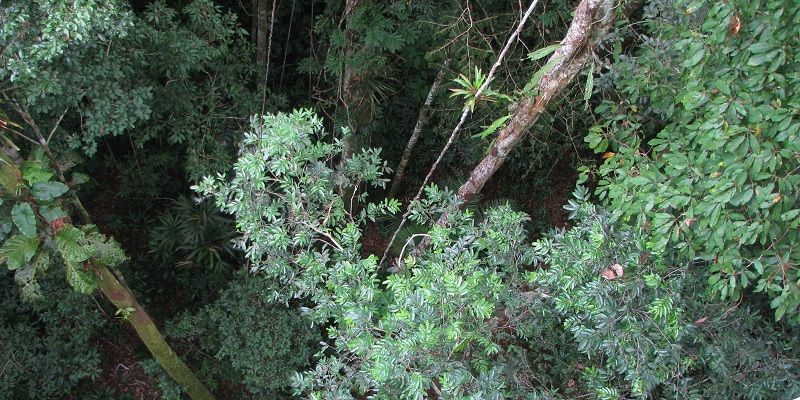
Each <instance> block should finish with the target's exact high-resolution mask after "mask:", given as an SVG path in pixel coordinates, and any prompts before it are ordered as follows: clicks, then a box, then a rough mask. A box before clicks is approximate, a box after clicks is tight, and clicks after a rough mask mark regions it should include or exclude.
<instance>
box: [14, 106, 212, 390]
mask: <svg viewBox="0 0 800 400" xmlns="http://www.w3.org/2000/svg"><path fill="white" fill-rule="evenodd" d="M7 99H8V98H7ZM9 100H10V99H9ZM11 104H12V107H14V108H15V110H16V111H17V112H18V113H19V114H20V116H22V119H23V120H25V122H26V123H27V124H28V125H29V126H30V127H31V129H33V131H34V133H35V134H36V139H37V140H38V141H39V146H40V147H42V149H43V150H44V153H45V155H46V156H47V157H48V159H49V160H50V164H51V165H52V166H53V169H55V171H56V176H57V177H58V180H59V181H60V182H61V183H63V184H65V185H67V186H69V182H68V181H67V179H66V177H65V176H64V170H63V169H62V168H61V165H60V164H59V163H58V160H57V159H56V158H55V155H54V154H53V152H52V151H51V150H50V146H49V143H48V141H49V137H52V134H53V133H54V132H55V130H56V129H57V128H58V124H59V123H60V122H61V118H59V120H58V122H56V124H55V126H54V127H53V128H52V130H51V132H50V134H49V135H48V136H49V137H48V138H45V136H44V133H43V132H42V130H41V128H40V127H39V125H38V124H36V122H35V121H34V120H33V117H31V115H30V114H29V113H28V112H27V110H25V109H23V108H22V107H20V106H18V105H17V104H16V103H15V102H11ZM64 114H66V110H65V111H64ZM62 118H63V114H62ZM15 169H16V170H17V171H16V172H15V173H13V174H12V175H10V176H19V177H21V176H22V174H21V173H19V169H18V168H16V167H15ZM3 175H6V174H3ZM15 186H16V185H15ZM69 197H70V200H71V201H72V203H73V205H74V206H75V209H76V210H78V214H80V217H81V221H82V222H83V223H84V224H91V223H92V220H91V217H90V216H89V213H88V212H87V211H86V208H85V207H84V206H83V203H82V202H81V200H80V198H79V197H78V195H77V194H76V193H75V190H74V189H72V188H70V189H69ZM92 267H93V269H94V271H95V274H96V275H97V278H98V279H97V286H98V288H99V289H100V291H101V292H102V293H103V295H104V296H106V298H108V300H109V301H111V303H113V304H114V306H116V307H117V309H133V312H132V314H131V316H130V318H129V319H128V322H130V323H131V325H133V328H134V329H135V330H136V333H137V334H138V335H139V338H140V339H142V342H144V344H145V346H147V348H148V349H149V350H150V353H151V354H153V356H154V357H155V358H156V360H157V361H158V363H159V364H160V365H161V367H163V368H164V370H165V371H166V372H167V374H168V375H169V376H170V377H172V379H174V380H175V382H176V383H178V385H180V386H181V387H183V388H185V389H186V392H187V393H188V394H189V396H190V397H191V398H192V399H194V400H212V399H214V395H212V394H211V392H210V391H209V390H208V389H207V388H206V387H205V385H203V383H202V382H200V379H198V378H197V376H196V375H195V374H194V373H193V372H192V371H191V370H190V369H189V367H187V366H186V364H185V363H184V362H183V361H182V360H181V359H180V357H178V355H177V354H175V352H174V351H172V348H170V346H169V344H167V342H166V341H165V340H164V337H163V336H162V335H161V332H160V331H159V330H158V327H157V326H156V325H155V323H154V322H153V320H152V319H150V316H149V315H148V314H147V312H146V311H145V310H144V308H142V306H141V305H140V304H139V302H138V301H136V297H135V296H134V295H133V292H131V290H130V288H128V286H127V285H125V284H124V279H123V277H122V273H120V272H119V270H117V269H116V268H112V269H113V270H114V273H112V271H111V269H109V267H107V266H105V265H97V264H96V263H95V265H93V266H92Z"/></svg>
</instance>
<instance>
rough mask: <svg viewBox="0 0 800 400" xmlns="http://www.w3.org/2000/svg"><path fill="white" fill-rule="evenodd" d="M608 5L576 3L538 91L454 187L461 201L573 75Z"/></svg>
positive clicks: (606, 1)
mask: <svg viewBox="0 0 800 400" xmlns="http://www.w3.org/2000/svg"><path fill="white" fill-rule="evenodd" d="M612 5H613V4H612V2H611V1H610V0H582V1H581V2H580V4H578V7H577V9H576V11H575V17H574V18H573V20H572V23H571V25H570V27H569V31H567V35H566V36H565V37H564V40H563V41H562V42H561V47H559V48H558V50H556V51H555V53H553V55H552V56H551V57H550V59H549V60H548V63H554V64H555V66H554V67H553V69H552V70H551V71H550V72H548V73H547V74H545V75H544V76H543V77H542V79H541V81H540V83H539V95H538V96H536V97H525V98H523V99H522V100H520V101H519V102H518V103H517V105H516V109H515V110H514V113H513V115H512V118H511V119H510V121H509V123H508V125H506V126H505V128H503V129H502V130H501V131H500V133H499V134H498V135H497V139H496V140H495V142H494V145H493V146H492V148H491V149H490V151H489V154H488V155H487V156H486V157H485V158H484V159H483V160H481V162H480V163H478V165H477V166H476V167H475V168H474V169H473V170H472V173H471V174H470V176H469V179H467V181H466V182H464V184H463V185H461V187H460V188H459V189H458V197H459V200H461V201H462V204H466V203H467V202H469V201H470V200H471V199H472V198H473V197H474V196H475V194H477V193H478V192H480V190H481V189H482V188H483V186H484V185H485V184H486V182H487V181H488V180H489V179H490V178H491V177H492V176H493V175H494V173H495V172H497V170H498V169H500V167H501V166H502V165H503V163H504V162H505V160H506V157H508V155H509V153H510V152H511V150H513V149H514V146H516V144H517V143H518V142H519V140H520V139H521V138H522V137H523V136H524V135H525V134H526V133H527V132H528V129H530V127H531V126H533V124H534V123H535V122H536V121H537V120H538V118H539V116H541V115H542V113H543V112H544V111H545V109H546V107H547V105H548V104H549V103H550V102H551V101H552V100H553V99H554V98H556V97H557V96H558V95H560V94H561V92H562V91H563V90H564V88H566V87H567V86H568V85H569V84H570V83H571V82H572V81H573V80H574V79H575V77H576V76H577V75H578V73H579V72H580V71H581V69H582V68H583V66H584V64H585V63H586V61H587V60H588V59H589V57H590V56H591V54H592V51H593V47H594V42H593V41H594V39H595V38H597V37H598V34H597V32H602V31H604V30H605V29H608V27H609V26H610V25H611V20H612V18H611V16H612V12H613V10H612ZM446 220H447V215H443V216H442V219H440V223H441V222H445V221H446Z"/></svg>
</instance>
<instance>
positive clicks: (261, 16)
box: [256, 0, 269, 65]
mask: <svg viewBox="0 0 800 400" xmlns="http://www.w3.org/2000/svg"><path fill="white" fill-rule="evenodd" d="M257 1H258V5H257V7H258V11H257V15H258V17H257V23H256V62H257V63H258V64H260V65H267V25H268V22H267V16H268V15H269V13H268V11H269V10H267V0H257Z"/></svg>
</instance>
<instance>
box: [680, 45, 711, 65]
mask: <svg viewBox="0 0 800 400" xmlns="http://www.w3.org/2000/svg"><path fill="white" fill-rule="evenodd" d="M705 54H706V49H704V48H703V47H699V48H698V49H696V50H695V51H694V53H692V55H691V56H690V57H689V58H687V59H686V61H684V62H683V66H684V67H693V66H695V65H697V63H699V62H700V60H702V59H703V56H704V55H705Z"/></svg>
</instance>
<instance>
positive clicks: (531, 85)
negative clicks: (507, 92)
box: [522, 57, 561, 93]
mask: <svg viewBox="0 0 800 400" xmlns="http://www.w3.org/2000/svg"><path fill="white" fill-rule="evenodd" d="M559 61H561V57H558V58H554V59H552V60H550V61H549V62H548V63H547V64H545V65H544V66H542V68H539V70H538V71H536V73H535V74H533V78H531V80H530V81H528V83H527V84H525V87H524V88H523V89H522V91H523V92H525V93H529V92H532V91H533V89H535V88H537V87H538V86H539V82H540V81H541V80H542V77H543V76H544V75H545V74H546V73H548V72H550V71H552V70H553V68H555V67H556V64H558V63H559Z"/></svg>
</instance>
